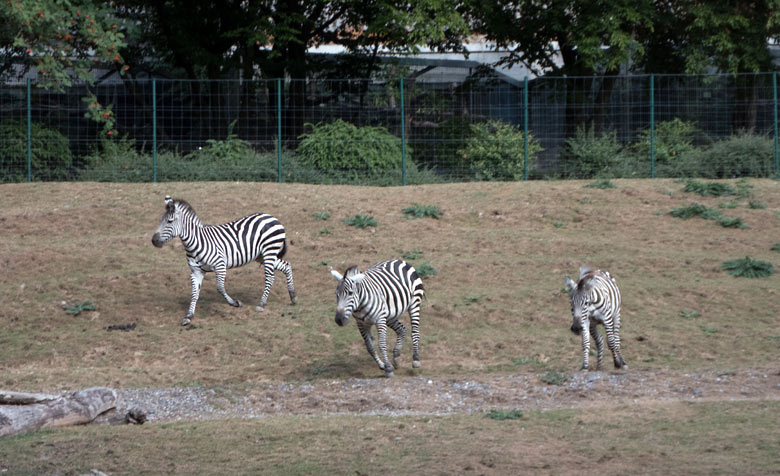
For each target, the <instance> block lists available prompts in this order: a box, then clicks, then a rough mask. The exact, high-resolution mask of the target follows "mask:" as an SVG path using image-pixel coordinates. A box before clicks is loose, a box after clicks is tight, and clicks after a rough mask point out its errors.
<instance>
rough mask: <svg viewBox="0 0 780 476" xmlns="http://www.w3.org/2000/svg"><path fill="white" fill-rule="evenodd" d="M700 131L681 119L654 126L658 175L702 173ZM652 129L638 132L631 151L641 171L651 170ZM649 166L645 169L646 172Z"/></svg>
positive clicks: (686, 175) (688, 175)
mask: <svg viewBox="0 0 780 476" xmlns="http://www.w3.org/2000/svg"><path fill="white" fill-rule="evenodd" d="M697 134H698V130H697V128H696V126H695V125H694V124H693V123H692V122H688V121H683V120H681V119H679V118H675V119H672V120H671V121H663V122H659V123H658V124H656V127H655V174H656V176H657V177H692V176H697V175H698V174H699V170H698V169H699V167H698V163H697V158H696V156H695V152H696V148H695V147H694V145H693V141H694V138H695V137H696V135H697ZM650 139H651V134H650V129H649V128H648V129H645V130H643V131H642V132H641V133H640V134H639V138H638V140H637V142H635V143H634V144H633V145H632V147H631V151H632V152H633V153H634V155H635V157H636V161H637V163H638V164H641V165H640V171H641V172H642V173H643V174H645V173H649V172H650V145H651V140H650ZM645 169H646V172H645Z"/></svg>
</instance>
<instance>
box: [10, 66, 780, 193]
mask: <svg viewBox="0 0 780 476" xmlns="http://www.w3.org/2000/svg"><path fill="white" fill-rule="evenodd" d="M90 91H91V92H94V93H95V94H96V95H97V98H98V101H99V102H100V104H101V105H102V106H103V107H108V106H109V105H110V107H111V113H112V119H113V120H115V123H114V126H113V128H112V131H111V134H110V135H109V134H106V132H105V129H104V127H103V124H101V123H99V122H96V121H95V120H93V119H91V118H89V117H88V116H89V114H88V112H90V111H89V109H90V107H92V106H93V105H91V104H89V103H88V102H85V101H84V100H83V99H82V98H84V97H86V96H87V94H88V93H89V92H90ZM0 161H1V162H0V182H4V183H6V182H22V181H47V180H84V181H142V182H148V181H174V180H175V181H197V180H241V181H283V182H303V183H345V184H374V185H401V184H419V183H436V182H448V181H471V180H524V179H542V178H602V177H603V178H621V177H710V178H731V177H744V176H751V177H768V176H776V175H777V174H778V153H777V81H776V76H775V73H766V74H744V75H737V76H734V75H710V76H691V75H688V76H681V75H642V76H599V77H575V78H572V77H567V78H561V77H542V78H537V79H528V80H526V81H513V80H510V79H506V78H472V79H469V80H467V81H461V82H452V81H448V82H443V81H440V82H435V81H424V80H421V79H417V80H415V79H409V78H405V79H396V80H392V81H384V80H365V79H354V80H350V79H345V80H276V79H274V80H254V81H238V80H236V81H232V80H230V81H227V80H225V81H185V80H163V79H156V80H151V79H149V80H135V81H122V82H103V83H100V84H98V85H96V86H91V87H89V88H88V87H87V86H86V85H79V86H74V87H71V88H69V89H67V90H65V91H62V92H56V91H47V90H43V89H39V88H37V87H36V86H35V82H34V81H32V82H29V83H27V82H25V83H6V84H4V85H0Z"/></svg>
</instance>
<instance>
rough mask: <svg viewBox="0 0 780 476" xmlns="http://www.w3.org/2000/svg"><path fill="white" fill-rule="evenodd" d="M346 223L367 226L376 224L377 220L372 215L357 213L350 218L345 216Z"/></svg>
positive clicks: (361, 226)
mask: <svg viewBox="0 0 780 476" xmlns="http://www.w3.org/2000/svg"><path fill="white" fill-rule="evenodd" d="M344 223H346V224H347V225H349V226H354V227H356V228H367V227H369V226H376V220H374V217H372V216H370V215H355V216H353V217H350V218H345V219H344Z"/></svg>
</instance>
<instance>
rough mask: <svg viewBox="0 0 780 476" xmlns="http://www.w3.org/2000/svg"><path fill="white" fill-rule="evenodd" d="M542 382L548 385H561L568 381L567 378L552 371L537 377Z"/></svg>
mask: <svg viewBox="0 0 780 476" xmlns="http://www.w3.org/2000/svg"><path fill="white" fill-rule="evenodd" d="M539 379H541V381H542V382H544V383H546V384H549V385H563V384H564V383H566V382H567V381H568V380H569V376H568V375H566V374H562V373H560V372H555V371H553V370H550V371H547V372H545V373H544V374H542V376H541V377H539Z"/></svg>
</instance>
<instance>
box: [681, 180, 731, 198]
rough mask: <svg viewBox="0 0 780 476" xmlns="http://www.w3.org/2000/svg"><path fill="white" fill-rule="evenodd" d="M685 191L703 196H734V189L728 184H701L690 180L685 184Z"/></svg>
mask: <svg viewBox="0 0 780 476" xmlns="http://www.w3.org/2000/svg"><path fill="white" fill-rule="evenodd" d="M685 191H686V192H688V193H696V194H698V195H701V196H705V195H714V196H716V197H719V196H721V195H734V193H735V191H734V187H732V186H731V185H729V184H727V183H720V182H700V181H698V180H688V181H686V182H685Z"/></svg>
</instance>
